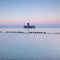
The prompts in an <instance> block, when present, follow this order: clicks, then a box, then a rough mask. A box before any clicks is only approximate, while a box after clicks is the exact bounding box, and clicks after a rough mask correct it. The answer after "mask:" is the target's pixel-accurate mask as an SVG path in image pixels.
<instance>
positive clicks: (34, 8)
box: [0, 0, 60, 25]
mask: <svg viewBox="0 0 60 60" xmlns="http://www.w3.org/2000/svg"><path fill="white" fill-rule="evenodd" d="M27 22H30V23H31V24H55V25H56V24H60V0H0V25H12V24H13V25H19V24H26V23H27Z"/></svg>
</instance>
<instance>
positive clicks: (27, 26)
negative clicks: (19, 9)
mask: <svg viewBox="0 0 60 60" xmlns="http://www.w3.org/2000/svg"><path fill="white" fill-rule="evenodd" d="M24 28H35V26H34V25H30V23H27V25H24Z"/></svg>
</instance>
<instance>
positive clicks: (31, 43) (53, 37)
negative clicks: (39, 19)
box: [0, 29, 60, 60]
mask: <svg viewBox="0 0 60 60" xmlns="http://www.w3.org/2000/svg"><path fill="white" fill-rule="evenodd" d="M0 31H3V33H0V60H49V59H50V60H60V34H54V33H60V29H30V30H27V29H0ZM6 31H15V32H16V31H24V32H30V31H32V32H33V31H35V32H36V31H39V32H49V33H51V34H34V33H32V34H30V33H5V32H6Z"/></svg>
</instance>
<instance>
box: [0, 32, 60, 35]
mask: <svg viewBox="0 0 60 60" xmlns="http://www.w3.org/2000/svg"><path fill="white" fill-rule="evenodd" d="M0 33H25V34H28V33H29V34H32V33H33V34H60V32H55V33H49V32H38V31H37V32H34V31H30V32H24V31H4V32H3V31H0Z"/></svg>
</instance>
